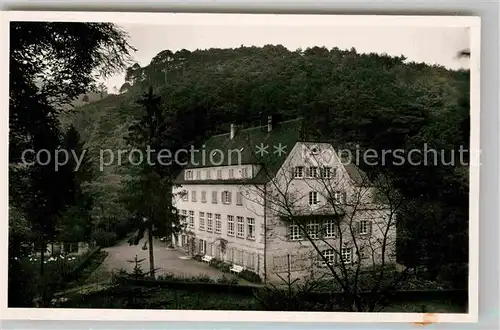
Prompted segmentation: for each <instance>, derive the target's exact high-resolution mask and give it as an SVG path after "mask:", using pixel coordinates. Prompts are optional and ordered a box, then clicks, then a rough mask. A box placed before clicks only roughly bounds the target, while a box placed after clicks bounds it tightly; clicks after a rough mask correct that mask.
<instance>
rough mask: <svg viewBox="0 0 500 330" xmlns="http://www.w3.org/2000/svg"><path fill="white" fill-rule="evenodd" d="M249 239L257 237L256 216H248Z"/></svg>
mask: <svg viewBox="0 0 500 330" xmlns="http://www.w3.org/2000/svg"><path fill="white" fill-rule="evenodd" d="M247 230H248V231H247V239H255V218H247Z"/></svg>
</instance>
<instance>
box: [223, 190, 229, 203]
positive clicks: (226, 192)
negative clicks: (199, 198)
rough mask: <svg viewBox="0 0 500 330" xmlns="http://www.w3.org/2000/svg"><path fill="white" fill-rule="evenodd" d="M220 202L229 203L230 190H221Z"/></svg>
mask: <svg viewBox="0 0 500 330" xmlns="http://www.w3.org/2000/svg"><path fill="white" fill-rule="evenodd" d="M222 203H224V204H231V192H230V191H223V192H222Z"/></svg>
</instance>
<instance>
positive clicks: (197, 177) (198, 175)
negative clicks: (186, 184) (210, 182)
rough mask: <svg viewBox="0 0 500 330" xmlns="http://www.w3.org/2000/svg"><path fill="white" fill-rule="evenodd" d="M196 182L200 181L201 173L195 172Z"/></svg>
mask: <svg viewBox="0 0 500 330" xmlns="http://www.w3.org/2000/svg"><path fill="white" fill-rule="evenodd" d="M196 180H201V171H200V170H198V171H196Z"/></svg>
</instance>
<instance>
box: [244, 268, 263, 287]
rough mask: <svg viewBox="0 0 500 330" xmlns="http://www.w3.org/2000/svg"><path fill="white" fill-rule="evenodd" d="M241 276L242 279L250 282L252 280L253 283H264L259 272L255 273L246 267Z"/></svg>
mask: <svg viewBox="0 0 500 330" xmlns="http://www.w3.org/2000/svg"><path fill="white" fill-rule="evenodd" d="M239 276H240V277H241V278H242V279H244V280H247V281H248V282H252V283H256V284H260V283H262V279H261V278H260V276H259V274H257V273H255V272H253V271H251V270H248V269H244V270H243V271H241V273H240V274H239Z"/></svg>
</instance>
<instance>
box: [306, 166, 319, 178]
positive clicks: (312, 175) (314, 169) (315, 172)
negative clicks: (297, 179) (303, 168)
mask: <svg viewBox="0 0 500 330" xmlns="http://www.w3.org/2000/svg"><path fill="white" fill-rule="evenodd" d="M307 176H308V177H310V178H316V177H317V176H318V168H317V167H314V166H313V167H309V173H308V175H307Z"/></svg>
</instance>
